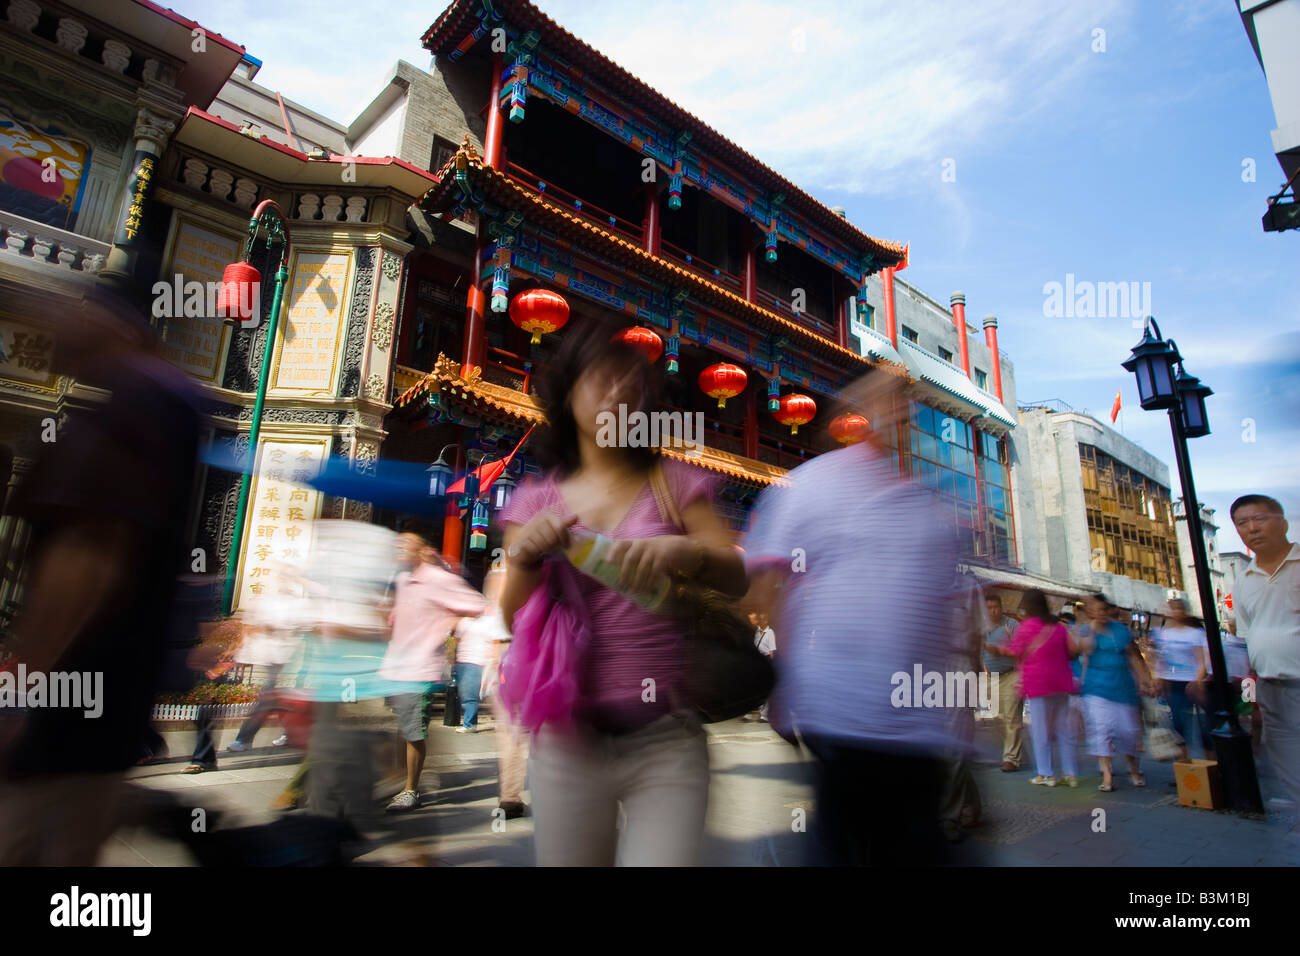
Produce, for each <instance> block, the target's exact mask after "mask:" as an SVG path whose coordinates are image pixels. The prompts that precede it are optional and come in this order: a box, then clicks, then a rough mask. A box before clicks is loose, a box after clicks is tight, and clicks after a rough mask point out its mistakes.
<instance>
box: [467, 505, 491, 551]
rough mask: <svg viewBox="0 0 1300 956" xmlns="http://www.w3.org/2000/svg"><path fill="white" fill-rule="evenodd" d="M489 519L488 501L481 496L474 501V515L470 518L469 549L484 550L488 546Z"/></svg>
mask: <svg viewBox="0 0 1300 956" xmlns="http://www.w3.org/2000/svg"><path fill="white" fill-rule="evenodd" d="M488 520H489V518H488V506H487V502H486V501H484V500H483V499H482V498H479V499H478V500H476V501H475V502H474V512H473V517H472V518H470V523H469V549H470V550H471V551H482V550H483V549H484V548H486V547H487V530H488Z"/></svg>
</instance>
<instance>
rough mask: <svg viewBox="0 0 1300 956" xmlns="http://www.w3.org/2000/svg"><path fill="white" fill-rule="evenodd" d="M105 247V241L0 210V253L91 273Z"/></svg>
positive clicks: (101, 260)
mask: <svg viewBox="0 0 1300 956" xmlns="http://www.w3.org/2000/svg"><path fill="white" fill-rule="evenodd" d="M108 249H109V246H108V243H106V242H100V241H99V240H97V239H91V238H90V237H89V236H82V235H78V234H77V233H75V232H68V231H67V230H65V229H57V228H55V227H54V226H47V225H45V224H43V223H39V222H35V221H34V220H31V219H24V218H23V217H22V216H16V215H14V214H13V213H11V212H5V211H3V210H0V257H8V256H17V257H19V258H21V259H23V260H26V261H29V262H39V263H43V264H45V265H47V266H49V267H50V268H51V269H68V270H70V271H73V272H84V273H87V274H91V275H93V274H95V273H97V272H99V270H100V269H101V268H102V267H103V265H104V258H105V256H107V255H108ZM3 261H5V258H0V262H3Z"/></svg>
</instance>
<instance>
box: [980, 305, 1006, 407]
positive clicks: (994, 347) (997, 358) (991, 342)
mask: <svg viewBox="0 0 1300 956" xmlns="http://www.w3.org/2000/svg"><path fill="white" fill-rule="evenodd" d="M984 341H985V342H986V343H988V347H989V352H991V353H992V355H993V358H992V364H993V394H994V395H996V396H997V397H998V401H999V402H1000V401H1002V356H1001V355H1000V354H999V353H998V317H997V316H996V315H986V316H984Z"/></svg>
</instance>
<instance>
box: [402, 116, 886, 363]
mask: <svg viewBox="0 0 1300 956" xmlns="http://www.w3.org/2000/svg"><path fill="white" fill-rule="evenodd" d="M453 169H458V170H460V169H463V170H464V171H465V173H466V175H467V176H468V177H469V178H470V180H471V182H472V183H473V185H474V186H476V187H479V188H481V189H482V190H484V192H485V193H486V194H488V195H490V196H491V197H492V198H493V199H495V200H497V201H498V202H501V203H503V204H505V205H508V206H509V207H510V208H512V209H517V210H520V211H522V212H524V213H525V214H526V215H531V216H532V217H534V218H535V219H536V220H537V221H539V222H545V223H546V224H547V225H548V226H550V227H552V228H554V229H557V230H559V231H561V232H563V233H564V234H565V235H567V236H569V237H570V238H578V239H583V240H587V241H591V240H595V241H597V242H599V243H600V244H601V245H602V246H604V247H605V249H606V251H607V252H609V253H611V254H612V255H613V256H614V258H616V259H618V260H619V261H621V262H623V263H624V264H627V265H631V266H634V267H635V268H637V269H640V270H642V271H644V272H646V273H649V274H652V275H655V276H657V277H658V278H660V279H662V280H664V281H666V282H669V283H671V284H674V285H678V286H685V287H686V288H689V289H690V290H691V291H692V292H693V293H695V295H696V297H697V298H699V299H700V300H702V301H707V302H709V303H711V304H713V305H714V306H716V307H718V308H721V309H723V310H725V311H727V312H728V313H730V314H732V315H735V316H737V317H739V318H742V319H750V320H757V321H758V324H760V325H761V326H763V327H764V328H767V329H770V330H771V331H773V332H779V333H784V334H787V335H789V336H791V337H792V338H793V339H796V340H797V341H799V342H800V343H801V344H803V345H804V346H806V347H809V348H812V349H816V350H817V351H819V352H821V353H823V354H824V355H827V356H830V357H833V358H835V359H837V360H838V361H839V362H840V363H843V364H844V366H845V367H847V368H848V369H849V370H853V369H855V368H858V367H860V366H864V365H865V366H867V367H869V368H870V367H879V368H881V369H882V370H885V371H890V372H893V373H894V374H900V375H906V371H904V370H903V369H902V367H901V366H898V365H896V364H895V363H891V362H880V361H877V360H874V359H871V358H867V357H864V356H862V355H860V354H858V353H857V352H855V351H853V350H852V349H848V348H845V347H844V346H842V345H840V344H839V343H838V342H835V341H832V340H831V339H828V338H826V337H825V336H822V335H818V334H817V333H816V332H813V331H812V330H811V329H807V328H805V327H804V326H802V325H799V324H798V323H796V322H792V321H790V320H789V319H787V318H785V316H782V315H779V314H778V313H776V312H772V311H770V310H769V309H765V308H763V307H762V306H760V305H756V304H755V303H753V302H750V301H749V300H747V299H745V298H742V297H741V296H738V295H736V293H734V292H732V291H731V290H729V289H726V288H724V287H722V286H720V285H717V284H715V283H713V282H710V281H708V280H707V279H705V278H704V277H703V276H700V275H697V274H696V273H694V272H692V271H691V270H689V269H685V268H683V267H681V266H679V265H677V264H676V263H674V262H671V261H669V260H668V259H664V258H661V257H659V256H653V255H651V254H650V253H648V252H646V251H645V250H644V249H642V248H641V247H640V246H638V245H636V244H634V243H631V242H628V241H627V240H626V239H624V238H622V237H621V236H619V235H617V234H616V233H613V232H610V231H608V230H605V229H602V228H600V227H599V226H597V225H596V224H595V223H592V222H590V221H588V220H587V219H585V218H584V217H582V216H578V215H574V214H573V213H570V212H568V211H567V210H565V209H562V208H560V207H559V206H556V205H553V204H552V203H549V202H547V201H546V199H545V198H543V196H542V195H541V194H540V193H536V192H533V191H532V190H531V189H527V188H525V187H524V186H521V185H520V184H518V183H516V182H515V181H514V180H513V179H511V178H510V177H509V176H507V175H505V174H504V173H502V172H501V171H499V170H497V169H493V168H492V167H490V166H485V165H483V162H482V160H481V158H480V157H479V155H478V153H477V151H476V150H475V149H474V147H473V146H471V145H470V144H469V142H468V141H466V142H465V143H464V144H462V145H461V147H460V149H459V150H457V152H456V154H455V155H454V156H452V157H451V159H449V160H448V161H447V163H446V164H444V165H443V167H442V168H441V169H440V170H439V171H438V176H439V181H438V184H437V185H436V186H434V187H433V188H432V189H430V190H429V191H428V193H426V194H425V196H424V198H423V199H422V200H420V205H421V206H423V207H426V208H428V209H430V211H439V209H440V207H442V208H445V207H447V206H450V205H451V204H452V203H453V202H454V201H455V200H457V199H458V198H459V197H458V195H457V186H456V177H455V175H447V174H448V173H450V172H451V171H452V170H453Z"/></svg>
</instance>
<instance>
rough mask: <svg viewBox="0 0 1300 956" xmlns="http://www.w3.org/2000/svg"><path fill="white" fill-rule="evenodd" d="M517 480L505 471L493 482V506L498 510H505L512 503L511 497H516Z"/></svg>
mask: <svg viewBox="0 0 1300 956" xmlns="http://www.w3.org/2000/svg"><path fill="white" fill-rule="evenodd" d="M514 493H515V481H514V479H513V478H511V477H510V476H509V475H507V474H506V473H505V472H502V473H501V477H500V478H498V479H497V480H496V481H494V482H492V507H493V508H495V509H496V510H497V511H501V510H503V509H504V508H505V507H506V505H508V504H510V499H511V498H512V497H514Z"/></svg>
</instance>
